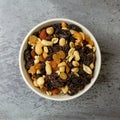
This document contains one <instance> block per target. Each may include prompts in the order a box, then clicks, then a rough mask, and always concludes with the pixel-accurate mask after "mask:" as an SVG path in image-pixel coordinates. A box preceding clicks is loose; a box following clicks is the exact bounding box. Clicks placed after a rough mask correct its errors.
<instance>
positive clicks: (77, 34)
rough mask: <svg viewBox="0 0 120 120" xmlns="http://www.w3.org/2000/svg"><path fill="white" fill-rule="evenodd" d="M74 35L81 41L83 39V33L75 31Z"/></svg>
mask: <svg viewBox="0 0 120 120" xmlns="http://www.w3.org/2000/svg"><path fill="white" fill-rule="evenodd" d="M73 37H74V38H76V39H77V40H80V41H82V40H83V38H82V35H81V34H80V33H79V32H74V34H73Z"/></svg>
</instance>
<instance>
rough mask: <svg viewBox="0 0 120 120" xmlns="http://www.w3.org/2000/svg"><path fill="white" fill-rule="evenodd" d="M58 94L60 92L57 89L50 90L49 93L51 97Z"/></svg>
mask: <svg viewBox="0 0 120 120" xmlns="http://www.w3.org/2000/svg"><path fill="white" fill-rule="evenodd" d="M59 92H60V91H59V89H57V88H55V89H53V90H51V93H52V94H53V95H56V94H58V93H59Z"/></svg>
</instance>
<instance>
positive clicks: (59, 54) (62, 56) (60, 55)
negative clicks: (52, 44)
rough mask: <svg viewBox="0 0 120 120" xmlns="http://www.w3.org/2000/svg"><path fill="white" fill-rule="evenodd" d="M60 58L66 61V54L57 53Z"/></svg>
mask: <svg viewBox="0 0 120 120" xmlns="http://www.w3.org/2000/svg"><path fill="white" fill-rule="evenodd" d="M57 54H58V56H59V57H60V58H61V59H64V58H65V53H64V52H63V51H62V50H60V51H59V52H57Z"/></svg>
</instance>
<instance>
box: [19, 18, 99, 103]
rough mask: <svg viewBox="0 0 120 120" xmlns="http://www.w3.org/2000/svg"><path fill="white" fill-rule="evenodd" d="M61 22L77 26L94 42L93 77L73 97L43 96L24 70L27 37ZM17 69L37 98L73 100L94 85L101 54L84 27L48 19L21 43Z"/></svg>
mask: <svg viewBox="0 0 120 120" xmlns="http://www.w3.org/2000/svg"><path fill="white" fill-rule="evenodd" d="M62 21H65V22H67V23H71V24H75V25H77V26H79V27H80V28H81V29H82V30H83V32H85V33H87V34H88V35H90V37H91V39H92V40H93V41H94V44H95V47H96V63H95V71H94V77H93V78H92V79H91V82H90V83H89V84H88V85H86V86H85V88H84V89H83V90H81V91H79V92H78V93H77V94H75V95H73V96H69V95H62V96H61V95H56V96H48V95H46V94H44V93H43V92H41V91H40V89H39V88H36V87H34V86H33V83H32V81H31V79H30V77H29V75H28V73H27V71H26V69H25V61H24V50H25V49H26V47H27V40H28V37H29V36H30V35H32V34H33V33H34V32H36V31H38V30H40V29H41V28H43V27H46V26H49V25H52V24H55V23H60V22H62ZM19 67H20V71H21V74H22V77H23V79H24V81H25V82H26V84H27V85H28V86H29V88H30V89H31V90H32V91H34V92H35V93H36V94H38V95H39V96H41V97H44V98H47V99H50V100H55V101H66V100H71V99H74V98H77V97H79V96H81V95H83V94H84V93H85V92H86V91H88V90H89V89H90V88H91V87H92V85H93V84H94V83H95V81H96V79H97V77H98V74H99V72H100V68H101V53H100V48H99V45H98V43H97V41H96V39H95V37H94V36H93V35H92V33H91V32H90V31H89V30H88V29H87V28H86V27H84V26H83V25H81V24H80V23H78V22H75V21H73V20H70V19H64V18H56V19H50V20H47V21H44V22H42V23H40V24H38V25H37V26H35V27H34V28H33V29H32V30H31V31H30V32H29V33H28V34H27V36H26V37H25V39H24V40H23V43H22V45H21V49H20V53H19Z"/></svg>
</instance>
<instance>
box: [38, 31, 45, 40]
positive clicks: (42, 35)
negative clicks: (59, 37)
mask: <svg viewBox="0 0 120 120" xmlns="http://www.w3.org/2000/svg"><path fill="white" fill-rule="evenodd" d="M39 37H40V39H46V37H47V33H46V30H45V29H42V30H41V32H40V35H39Z"/></svg>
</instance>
